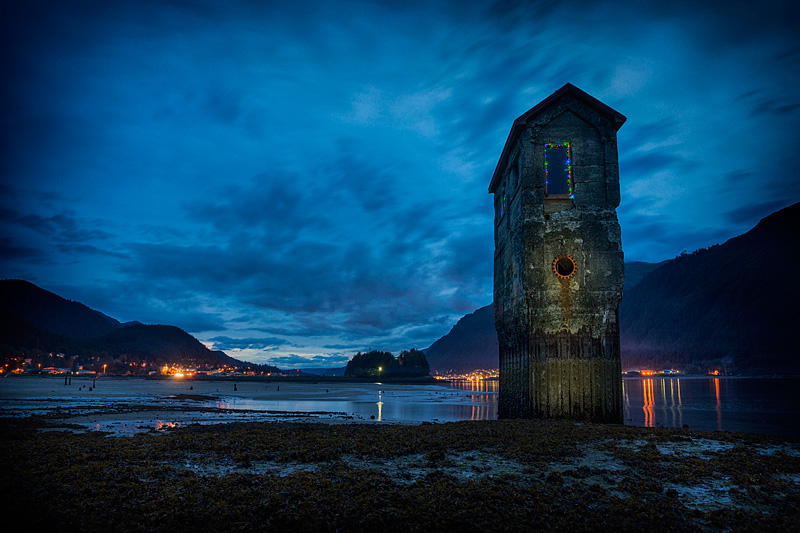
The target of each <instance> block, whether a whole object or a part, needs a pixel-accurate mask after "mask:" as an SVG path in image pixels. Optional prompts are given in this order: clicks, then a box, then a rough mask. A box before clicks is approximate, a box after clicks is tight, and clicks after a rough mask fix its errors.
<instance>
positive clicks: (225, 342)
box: [208, 335, 291, 351]
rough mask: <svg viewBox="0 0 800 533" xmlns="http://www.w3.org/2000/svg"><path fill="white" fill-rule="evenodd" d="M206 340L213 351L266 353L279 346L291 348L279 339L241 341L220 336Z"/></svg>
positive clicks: (263, 338)
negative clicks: (261, 351)
mask: <svg viewBox="0 0 800 533" xmlns="http://www.w3.org/2000/svg"><path fill="white" fill-rule="evenodd" d="M208 340H209V341H210V342H213V343H214V349H215V350H231V349H240V350H241V349H251V350H265V351H268V350H274V349H275V348H278V347H281V346H291V344H290V343H289V342H287V341H286V339H282V338H280V337H258V338H254V337H246V338H243V339H234V338H231V337H228V336H225V335H220V336H217V337H211V338H210V339H208Z"/></svg>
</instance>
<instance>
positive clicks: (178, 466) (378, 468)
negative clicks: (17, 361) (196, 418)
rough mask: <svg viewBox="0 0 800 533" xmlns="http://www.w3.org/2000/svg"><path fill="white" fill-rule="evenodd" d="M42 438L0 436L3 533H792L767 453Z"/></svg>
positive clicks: (610, 439) (343, 435)
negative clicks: (741, 532) (553, 532)
mask: <svg viewBox="0 0 800 533" xmlns="http://www.w3.org/2000/svg"><path fill="white" fill-rule="evenodd" d="M58 424H59V422H54V421H52V420H47V419H34V418H28V419H8V418H6V419H0V472H1V474H0V490H2V508H3V512H2V517H1V518H0V521H2V522H4V523H5V524H9V525H13V524H14V523H16V524H17V527H19V524H22V525H24V529H25V530H30V531H37V530H38V531H41V530H46V529H44V528H51V529H52V530H53V531H104V532H108V531H234V530H243V531H251V530H257V531H260V530H264V531H336V530H338V531H502V530H511V531H530V530H564V531H566V530H570V531H581V530H585V531H589V530H591V531H597V530H615V531H625V530H628V531H630V530H636V531H642V530H646V529H650V530H653V531H670V530H678V531H686V530H692V531H697V530H709V531H717V530H735V531H739V530H761V531H766V530H769V531H798V530H800V444H798V442H797V441H789V440H786V439H782V438H779V437H768V436H762V435H743V434H732V433H718V432H717V433H703V432H696V431H689V430H669V429H647V428H635V427H621V426H603V425H592V424H573V423H569V422H553V421H550V422H542V421H486V422H455V423H448V424H423V425H414V426H412V425H391V426H388V425H379V424H375V425H370V424H305V423H285V422H284V423H280V422H269V423H256V422H252V423H234V424H220V425H213V426H189V427H185V428H180V429H176V430H174V431H171V432H168V433H166V434H158V435H155V434H152V435H151V434H139V435H136V436H133V437H110V436H106V435H104V434H102V433H98V432H91V433H88V432H82V431H81V432H77V433H75V432H71V431H63V429H65V428H63V427H53V426H58ZM60 424H62V426H63V423H60ZM47 429H62V430H61V431H51V430H47ZM46 430H47V431H46ZM3 529H4V530H5V531H15V530H20V529H16V528H14V529H6V528H5V527H4V528H3Z"/></svg>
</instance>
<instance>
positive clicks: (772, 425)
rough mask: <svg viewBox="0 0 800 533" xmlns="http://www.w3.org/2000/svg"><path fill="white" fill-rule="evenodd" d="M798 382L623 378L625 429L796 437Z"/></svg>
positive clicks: (799, 414)
mask: <svg viewBox="0 0 800 533" xmlns="http://www.w3.org/2000/svg"><path fill="white" fill-rule="evenodd" d="M798 390H800V378H728V377H720V378H717V377H688V378H675V377H673V378H626V379H623V396H624V397H623V399H624V406H625V407H624V417H625V424H626V425H632V426H645V427H656V426H663V427H683V426H684V425H688V426H689V428H690V429H701V430H705V431H717V430H719V431H741V432H747V433H771V434H779V435H791V436H794V437H800V396H798V394H797V391H798Z"/></svg>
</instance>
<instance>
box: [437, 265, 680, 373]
mask: <svg viewBox="0 0 800 533" xmlns="http://www.w3.org/2000/svg"><path fill="white" fill-rule="evenodd" d="M664 263H666V261H664V262H661V263H645V262H644V261H633V262H630V263H625V289H626V291H627V290H628V288H630V287H633V286H635V285H636V284H637V283H638V282H639V281H641V280H642V279H643V278H644V277H645V276H646V275H647V274H648V273H650V272H652V271H653V270H655V269H656V268H658V267H659V266H661V265H663V264H664ZM425 355H426V356H427V357H428V362H429V363H430V365H431V370H432V371H437V372H448V371H450V372H455V373H457V374H466V373H469V372H471V371H473V370H475V369H478V368H497V367H498V366H499V360H498V344H497V332H496V331H495V329H494V311H493V310H492V305H491V304H489V305H487V306H486V307H481V308H480V309H478V310H477V311H475V312H474V313H471V314H469V315H467V316H465V317H463V318H461V320H459V321H458V323H457V324H456V325H455V326H453V329H451V330H450V332H449V333H448V334H447V335H445V336H444V337H442V338H440V339H439V340H437V341H436V342H434V343H433V344H432V345H431V346H430V348H428V349H427V350H425Z"/></svg>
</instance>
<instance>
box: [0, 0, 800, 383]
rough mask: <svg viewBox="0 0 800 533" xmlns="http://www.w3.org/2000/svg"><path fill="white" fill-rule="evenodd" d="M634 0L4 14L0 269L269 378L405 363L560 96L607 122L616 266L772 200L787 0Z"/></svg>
mask: <svg viewBox="0 0 800 533" xmlns="http://www.w3.org/2000/svg"><path fill="white" fill-rule="evenodd" d="M643 4H647V5H649V4H650V3H647V2H581V1H570V2H557V1H548V2H497V3H491V2H465V1H452V2H448V1H441V2H440V1H436V0H425V1H421V2H416V1H403V2H378V1H374V2H371V1H337V2H304V1H296V2H295V1H281V2H267V1H264V2H259V1H251V2H237V1H228V2H223V1H218V2H217V1H188V0H187V1H179V0H176V1H155V0H153V1H144V0H143V1H126V0H114V1H108V0H103V1H96V2H95V1H82V2H81V1H68V0H58V1H52V2H37V1H28V0H25V1H23V0H19V1H5V2H3V3H2V7H0V43H2V44H1V45H0V46H2V61H0V68H2V84H1V85H0V86H2V96H0V106H2V109H1V110H0V111H1V112H0V122H1V123H2V129H1V130H0V131H1V133H0V135H2V137H0V175H2V182H1V183H0V202H1V203H0V214H1V216H2V221H1V224H0V278H21V279H26V280H28V281H31V282H33V283H36V284H37V285H39V286H41V287H43V288H45V289H47V290H50V291H52V292H55V293H57V294H59V295H61V296H64V297H66V298H69V299H72V300H77V301H80V302H82V303H84V304H86V305H88V306H90V307H92V308H94V309H97V310H99V311H102V312H103V313H105V314H107V315H109V316H112V317H114V318H116V319H118V320H120V321H129V320H138V321H141V322H144V323H163V324H173V325H176V326H179V327H181V328H183V329H185V330H187V331H188V332H190V333H192V334H193V335H194V336H196V337H197V338H198V339H200V340H201V341H203V342H204V343H206V344H207V345H208V346H209V347H212V348H215V349H222V350H225V351H226V353H228V354H229V355H231V356H233V357H237V358H239V359H243V360H247V361H251V362H257V363H270V364H275V365H277V366H279V367H281V368H297V367H304V366H305V367H310V366H342V365H343V364H344V363H345V362H346V361H347V359H348V358H349V357H351V356H352V355H353V354H354V353H355V352H356V351H358V350H366V349H369V348H375V349H383V350H390V351H393V352H395V353H397V352H399V351H400V350H403V349H408V348H412V347H416V348H426V347H428V346H429V345H430V344H431V343H432V342H434V341H435V340H436V339H437V338H439V337H441V336H442V335H444V334H445V333H447V332H448V331H449V330H450V328H451V327H452V325H453V324H454V323H455V322H456V321H457V320H458V318H460V317H461V316H463V315H464V314H466V313H470V312H472V311H474V310H476V309H477V308H479V307H482V306H484V305H487V304H489V303H491V301H492V267H493V250H494V243H493V233H492V224H493V213H492V197H491V195H489V194H488V193H487V188H488V186H489V181H490V179H491V176H492V172H493V171H494V168H495V165H496V164H497V160H498V158H499V156H500V152H501V150H502V148H503V144H504V142H505V140H506V137H507V136H508V132H509V130H510V128H511V124H512V122H513V121H514V119H515V118H517V117H518V116H519V115H521V114H523V113H524V112H525V111H527V110H528V109H530V108H531V107H533V106H534V105H535V104H537V103H538V102H539V101H541V100H542V99H544V98H546V97H547V96H549V95H550V94H551V93H553V92H554V91H556V90H557V89H559V88H560V87H561V86H563V85H564V84H565V83H567V82H570V83H572V84H574V85H576V86H577V87H579V88H581V89H582V90H584V91H586V92H587V93H589V94H591V95H592V96H594V97H596V98H598V99H599V100H601V101H603V102H604V103H606V104H608V105H609V106H611V107H612V108H614V109H615V110H617V111H619V112H620V113H622V114H623V115H625V116H626V117H627V118H628V120H627V122H626V123H625V125H623V127H622V129H620V131H619V134H618V145H619V160H620V183H621V196H622V203H621V205H620V207H619V209H618V216H619V220H620V224H621V226H622V236H623V249H624V251H625V259H626V261H637V260H638V261H652V262H656V261H662V260H664V259H671V258H673V257H675V256H676V255H678V254H680V253H681V252H682V251H684V250H687V251H693V250H695V249H697V248H701V247H706V246H710V245H713V244H716V243H721V242H724V241H725V240H727V239H729V238H731V237H733V236H736V235H738V234H741V233H743V232H745V231H747V230H748V229H750V228H751V227H752V226H754V225H755V224H756V223H757V222H758V220H759V219H760V218H762V217H764V216H765V215H768V214H769V213H771V212H773V211H776V210H778V209H780V208H783V207H786V206H788V205H790V204H792V203H795V202H797V201H800V176H798V170H797V169H798V168H800V150H798V141H799V140H800V135H798V130H799V129H800V30H798V28H800V15H798V11H799V10H800V7H798V4H797V3H796V2H790V1H787V0H783V1H777V2H773V1H762V2H757V3H754V2H736V1H732V2H724V3H720V4H719V6H716V5H715V3H714V2H680V1H678V2H675V1H671V2H653V3H652V4H653V6H654V7H642V5H643ZM655 6H658V7H655Z"/></svg>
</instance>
